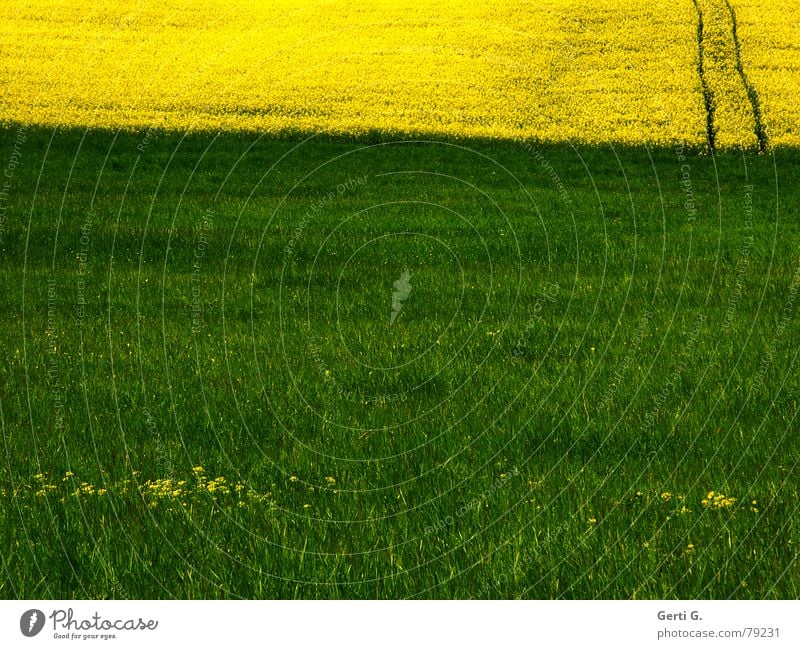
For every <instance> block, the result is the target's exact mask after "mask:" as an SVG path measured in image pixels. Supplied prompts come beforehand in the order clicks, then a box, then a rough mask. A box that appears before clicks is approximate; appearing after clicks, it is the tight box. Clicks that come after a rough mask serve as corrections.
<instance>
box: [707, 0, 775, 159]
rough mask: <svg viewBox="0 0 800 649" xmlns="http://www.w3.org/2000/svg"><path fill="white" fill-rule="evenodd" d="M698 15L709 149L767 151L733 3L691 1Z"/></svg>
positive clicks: (757, 103) (758, 105)
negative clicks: (743, 62)
mask: <svg viewBox="0 0 800 649" xmlns="http://www.w3.org/2000/svg"><path fill="white" fill-rule="evenodd" d="M692 2H693V3H694V7H695V10H696V11H697V46H698V54H699V63H698V73H699V75H700V81H701V85H702V88H703V100H704V102H705V109H706V134H707V137H708V148H709V151H710V152H712V153H713V152H714V151H715V150H716V149H717V148H721V149H722V148H743V149H753V150H759V151H765V150H766V147H767V139H766V132H765V129H764V126H763V121H762V119H761V109H760V104H759V98H758V93H757V92H756V90H755V88H753V86H752V85H751V84H750V83H749V81H748V79H747V75H746V74H745V72H744V68H743V66H742V59H741V44H740V43H739V38H738V34H737V30H736V14H735V12H734V10H733V7H732V6H731V4H730V2H729V0H692Z"/></svg>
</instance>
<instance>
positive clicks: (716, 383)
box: [0, 127, 800, 599]
mask: <svg viewBox="0 0 800 649" xmlns="http://www.w3.org/2000/svg"><path fill="white" fill-rule="evenodd" d="M22 140H24V142H23V141H22ZM0 168H1V169H2V170H3V171H2V172H0V173H3V174H4V175H3V176H2V178H0V190H2V191H3V193H2V194H0V274H1V275H0V277H1V280H0V304H1V305H2V307H1V308H0V341H2V344H0V428H1V429H2V446H0V497H1V498H2V500H0V598H15V599H16V598H24V599H43V598H58V599H62V598H63V599H73V598H137V599H139V598H142V599H151V598H483V599H486V598H491V599H501V598H533V599H550V598H569V599H572V598H581V599H594V598H602V599H616V598H638V599H645V598H664V599H670V598H685V599H694V598H701V599H702V598H718V599H725V598H753V599H757V598H791V599H793V598H797V597H800V563H798V544H800V520H799V519H798V484H800V469H799V468H798V459H799V458H800V436H799V435H798V432H799V430H800V426H799V425H798V419H797V414H798V405H799V404H800V373H799V372H798V351H799V350H800V321H799V320H798V307H799V306H800V296H799V295H798V291H800V254H799V253H800V221H799V220H798V216H799V212H800V210H798V205H800V189H798V187H800V186H799V185H798V183H797V179H798V171H800V154H798V152H796V151H787V150H776V151H774V152H771V153H769V154H767V155H756V154H738V153H725V154H721V155H716V156H709V155H707V154H704V153H702V152H697V151H690V150H688V149H684V148H682V147H673V148H662V149H647V148H624V147H614V146H611V145H608V146H604V147H598V148H585V147H578V148H573V147H569V146H553V145H539V144H531V143H522V142H482V141H455V140H448V141H432V140H427V141H411V140H396V141H395V140H391V139H385V138H379V137H374V138H365V139H363V140H360V141H352V140H345V139H330V138H324V137H312V138H308V139H304V138H303V137H299V136H298V137H296V138H292V137H287V138H286V139H283V140H276V139H270V138H265V137H258V136H256V135H246V134H239V135H234V134H190V135H184V134H170V133H160V132H153V131H148V132H138V133H125V132H119V133H116V132H104V131H87V132H84V131H79V130H58V131H52V130H48V129H39V128H28V129H23V130H20V129H18V128H17V127H6V128H5V129H4V130H3V131H2V132H1V133H0ZM3 183H5V185H3ZM404 273H407V277H408V278H410V279H408V284H409V285H410V290H409V289H408V288H405V289H402V288H401V289H397V287H396V286H395V284H394V283H395V282H398V280H400V278H401V277H402V276H403V274H404ZM401 285H402V282H401ZM393 292H395V293H399V296H397V295H395V296H393ZM709 492H714V493H713V494H709Z"/></svg>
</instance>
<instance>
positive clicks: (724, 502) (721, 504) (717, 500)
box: [700, 491, 736, 509]
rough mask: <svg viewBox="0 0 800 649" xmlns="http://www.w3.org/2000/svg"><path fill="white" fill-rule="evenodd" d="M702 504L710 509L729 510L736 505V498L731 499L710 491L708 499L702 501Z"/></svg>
mask: <svg viewBox="0 0 800 649" xmlns="http://www.w3.org/2000/svg"><path fill="white" fill-rule="evenodd" d="M700 504H701V505H702V506H703V507H708V508H710V509H727V508H728V507H733V505H734V504H736V498H730V497H728V496H726V495H725V494H722V493H719V492H717V491H709V492H708V494H707V495H706V497H705V498H703V500H701V501H700Z"/></svg>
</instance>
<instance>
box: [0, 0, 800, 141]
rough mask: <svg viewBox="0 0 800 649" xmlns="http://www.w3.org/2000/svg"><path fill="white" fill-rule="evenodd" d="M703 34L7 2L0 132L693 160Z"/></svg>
mask: <svg viewBox="0 0 800 649" xmlns="http://www.w3.org/2000/svg"><path fill="white" fill-rule="evenodd" d="M783 4H789V5H792V6H793V8H794V11H797V8H798V7H800V0H788V2H787V3H783ZM700 5H701V7H700V8H701V9H704V10H705V12H706V13H707V14H708V16H709V20H708V22H709V26H710V27H709V34H712V33H713V30H712V28H713V29H717V31H719V32H720V33H719V34H716V35H714V38H713V39H711V38H709V43H712V41H713V43H715V45H714V47H715V48H716V49H714V51H713V54H714V57H715V58H713V60H712V59H709V63H713V62H716V64H715V65H708V66H707V71H708V81H709V87H712V86H713V87H715V88H720V89H721V90H720V91H719V92H718V93H716V94H715V97H716V98H717V100H718V101H719V109H718V110H719V119H718V122H717V128H718V140H719V142H720V144H721V145H722V146H738V145H740V144H747V145H751V144H752V141H753V124H752V121H753V115H752V113H751V112H749V111H750V108H749V103H748V102H747V96H746V93H745V92H744V91H743V87H742V85H741V81H740V80H739V78H738V77H735V70H734V71H733V74H734V76H728V75H730V74H731V70H730V65H729V64H728V62H726V60H724V59H725V57H730V56H731V53H732V52H733V51H734V50H733V49H732V44H731V42H727V41H726V40H725V39H726V34H728V33H729V32H730V25H729V23H731V19H730V17H729V16H728V17H727V18H726V17H725V16H727V14H724V12H722V10H721V8H722V6H724V3H723V2H719V0H713V1H712V0H701V2H700ZM735 5H736V7H737V9H738V8H739V5H741V9H742V12H743V14H745V15H744V17H743V18H742V25H741V30H740V31H741V32H742V33H741V36H742V41H743V47H744V50H745V51H744V53H743V59H744V61H745V62H746V64H748V65H749V64H750V63H752V64H753V65H754V66H755V67H756V69H754V72H753V75H752V76H753V81H754V82H755V85H756V86H758V85H759V84H760V83H762V82H763V83H764V87H765V92H764V98H763V102H764V114H765V118H766V119H767V120H768V122H769V130H770V134H771V135H773V137H774V141H776V142H791V141H793V140H792V137H795V138H796V126H794V125H795V124H796V120H793V116H794V115H795V113H792V110H794V107H793V106H792V105H790V104H789V102H788V101H787V99H786V98H787V97H788V96H789V95H788V94H781V93H780V92H779V91H778V88H779V86H780V85H781V84H780V82H779V74H780V73H779V72H778V71H777V69H776V66H775V65H774V63H775V62H774V61H773V59H772V58H771V56H772V54H771V50H770V41H769V38H770V37H769V36H768V35H767V33H765V32H762V31H760V28H759V27H758V26H757V24H756V22H757V16H756V14H758V13H759V12H760V7H761V8H763V7H767V6H768V0H737V2H735ZM776 12H777V10H775V11H773V12H771V13H770V12H767V13H768V15H769V16H771V18H770V19H771V20H773V22H775V23H778V24H779V25H778V26H779V27H780V28H781V29H782V31H781V34H782V36H781V38H783V39H784V41H782V42H783V43H784V44H785V45H786V47H788V46H789V45H788V44H791V43H792V42H794V43H797V41H796V40H793V37H794V36H796V31H793V30H796V29H797V28H796V26H789V25H784V24H783V23H782V22H781V21H782V18H781V14H779V13H776ZM725 21H727V22H725ZM748 21H751V22H748ZM723 23H724V24H723ZM697 24H698V5H696V4H695V3H693V2H692V1H691V0H681V1H679V2H676V1H675V0H606V1H604V0H600V1H598V2H594V3H585V2H581V1H578V0H538V1H537V2H535V3H533V2H530V1H525V0H508V1H506V2H489V3H476V2H472V1H469V0H435V1H434V0H413V1H412V2H399V1H398V0H372V1H371V2H352V1H351V2H345V1H342V0H330V1H328V2H311V1H310V0H269V1H267V0H161V1H160V2H154V1H153V0H142V1H137V2H132V1H130V0H127V1H126V0H96V1H95V2H91V3H87V2H85V0H7V2H6V3H5V5H4V11H3V14H2V17H0V86H1V87H2V97H3V99H2V104H1V105H0V121H2V122H25V123H37V124H45V125H75V126H98V127H110V128H141V127H149V126H156V127H164V128H172V129H190V130H192V129H229V130H252V131H262V132H268V133H275V134H280V133H285V132H289V131H309V132H315V131H324V132H328V133H340V134H354V135H358V134H363V133H365V132H369V131H373V130H378V131H383V132H396V133H402V134H412V133H419V134H446V135H454V136H467V137H474V136H477V137H500V138H531V139H539V140H545V141H578V142H606V141H611V142H620V143H631V144H639V143H655V144H669V143H673V142H678V141H681V142H686V143H689V144H696V145H702V144H704V143H705V142H706V141H707V129H706V95H707V93H706V94H704V87H703V84H702V81H701V78H700V75H699V74H698V67H699V59H700V55H699V47H698V31H697ZM726 30H727V31H726ZM748 47H750V48H751V50H749V51H748V50H747V48H748ZM709 52H711V48H709ZM795 78H796V74H795ZM787 92H788V91H787ZM792 128H795V130H794V136H787V135H786V134H787V133H790V132H791V131H792Z"/></svg>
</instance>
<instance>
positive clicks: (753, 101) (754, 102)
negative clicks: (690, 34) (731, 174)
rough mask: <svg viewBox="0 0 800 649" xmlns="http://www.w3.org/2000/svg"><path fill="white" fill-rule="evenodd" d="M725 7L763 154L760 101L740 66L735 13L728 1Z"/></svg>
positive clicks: (740, 75) (762, 121)
mask: <svg viewBox="0 0 800 649" xmlns="http://www.w3.org/2000/svg"><path fill="white" fill-rule="evenodd" d="M725 5H726V6H727V7H728V13H729V14H730V17H731V26H732V28H731V31H732V35H733V45H734V48H735V49H736V71H737V72H738V73H739V77H740V78H741V80H742V84H743V85H744V87H745V90H746V92H747V97H748V99H749V100H750V106H751V109H752V111H753V119H754V120H755V134H756V138H757V139H758V150H759V152H760V153H764V152H765V151H766V150H767V145H768V142H767V132H766V129H765V128H764V120H763V117H762V115H761V101H760V99H759V97H758V91H757V90H756V89H755V86H753V85H752V84H751V83H750V81H749V80H748V78H747V74H745V71H744V66H743V65H742V44H741V42H740V41H739V33H738V28H737V22H736V12H735V11H734V9H733V6H732V5H731V3H730V0H725Z"/></svg>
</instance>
